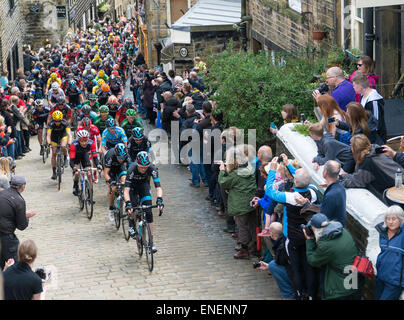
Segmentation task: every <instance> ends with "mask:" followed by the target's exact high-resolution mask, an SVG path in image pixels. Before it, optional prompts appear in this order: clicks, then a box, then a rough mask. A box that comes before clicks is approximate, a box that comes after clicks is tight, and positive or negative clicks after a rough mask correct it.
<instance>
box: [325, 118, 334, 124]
mask: <svg viewBox="0 0 404 320" xmlns="http://www.w3.org/2000/svg"><path fill="white" fill-rule="evenodd" d="M334 122H335V118H334V117H331V118H327V123H334Z"/></svg>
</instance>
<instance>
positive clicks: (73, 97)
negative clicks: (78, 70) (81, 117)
mask: <svg viewBox="0 0 404 320" xmlns="http://www.w3.org/2000/svg"><path fill="white" fill-rule="evenodd" d="M65 94H66V96H67V99H68V101H69V106H70V107H71V108H72V110H73V113H75V112H77V110H76V107H77V106H78V105H81V104H82V103H83V94H82V93H81V90H80V88H79V87H78V86H77V84H76V81H75V80H70V82H69V86H68V87H67V88H66V90H65Z"/></svg>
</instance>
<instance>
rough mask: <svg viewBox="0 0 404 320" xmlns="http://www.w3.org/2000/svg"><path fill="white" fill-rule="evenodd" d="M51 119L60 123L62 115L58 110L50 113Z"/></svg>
mask: <svg viewBox="0 0 404 320" xmlns="http://www.w3.org/2000/svg"><path fill="white" fill-rule="evenodd" d="M52 119H53V120H54V121H62V119H63V113H62V112H61V111H59V110H56V111H55V112H54V113H52Z"/></svg>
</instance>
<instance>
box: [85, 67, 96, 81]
mask: <svg viewBox="0 0 404 320" xmlns="http://www.w3.org/2000/svg"><path fill="white" fill-rule="evenodd" d="M90 75H92V76H93V79H94V78H95V77H96V76H97V72H96V71H95V70H94V69H92V68H91V65H90V64H86V67H85V70H84V72H83V77H84V78H88V76H90Z"/></svg>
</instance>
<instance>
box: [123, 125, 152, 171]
mask: <svg viewBox="0 0 404 320" xmlns="http://www.w3.org/2000/svg"><path fill="white" fill-rule="evenodd" d="M141 151H146V152H148V153H149V154H150V157H151V161H152V163H154V155H153V149H152V145H151V142H150V141H149V140H148V139H147V138H146V136H145V135H144V132H143V128H140V127H136V128H133V130H132V136H131V137H130V139H129V141H128V154H129V163H132V162H135V161H136V157H137V155H138V153H139V152H141Z"/></svg>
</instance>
